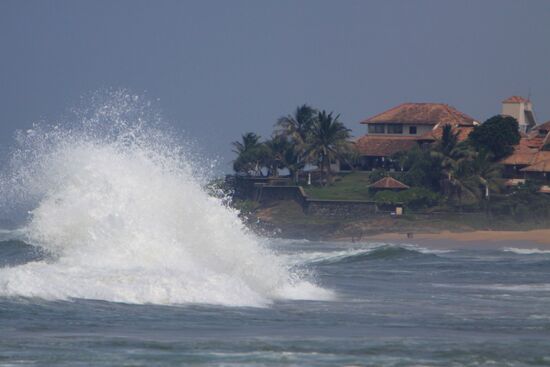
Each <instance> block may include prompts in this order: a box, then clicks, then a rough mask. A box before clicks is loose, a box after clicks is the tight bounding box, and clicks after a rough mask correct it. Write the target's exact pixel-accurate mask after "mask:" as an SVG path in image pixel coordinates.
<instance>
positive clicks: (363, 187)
mask: <svg viewBox="0 0 550 367" xmlns="http://www.w3.org/2000/svg"><path fill="white" fill-rule="evenodd" d="M369 184H370V182H369V174H368V173H367V172H353V173H348V174H343V175H339V176H337V177H336V180H335V182H334V183H333V184H331V185H328V186H325V187H319V186H307V185H305V186H304V190H306V193H307V195H308V196H309V197H310V198H312V199H325V200H371V199H372V197H371V196H369V188H368V185H369Z"/></svg>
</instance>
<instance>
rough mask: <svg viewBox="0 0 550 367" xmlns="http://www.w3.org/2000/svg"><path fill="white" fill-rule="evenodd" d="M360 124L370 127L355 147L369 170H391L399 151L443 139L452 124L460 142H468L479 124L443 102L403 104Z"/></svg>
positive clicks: (364, 165)
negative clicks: (446, 129) (446, 127)
mask: <svg viewBox="0 0 550 367" xmlns="http://www.w3.org/2000/svg"><path fill="white" fill-rule="evenodd" d="M361 124H363V125H367V134H366V135H364V136H361V137H360V138H358V139H357V140H355V144H356V146H357V150H358V151H359V154H360V155H361V168H363V169H367V170H370V169H372V168H377V167H388V165H389V164H388V162H390V159H391V157H392V156H393V155H394V154H395V153H397V152H401V151H406V150H409V149H412V148H413V147H415V146H418V145H422V144H429V143H432V142H434V141H436V140H438V139H440V138H441V134H442V132H443V127H444V126H445V125H451V126H452V128H453V130H454V131H455V132H457V133H458V137H459V140H465V139H466V138H467V137H468V134H469V133H470V132H471V131H472V130H473V128H474V126H475V125H477V124H478V122H477V121H476V120H475V119H473V118H472V117H470V116H468V115H467V114H465V113H463V112H460V111H458V110H457V109H455V108H454V107H452V106H449V105H447V104H444V103H402V104H400V105H398V106H396V107H393V108H391V109H389V110H387V111H384V112H382V113H379V114H377V115H374V116H372V117H369V118H367V119H365V120H363V121H361ZM390 165H391V164H390Z"/></svg>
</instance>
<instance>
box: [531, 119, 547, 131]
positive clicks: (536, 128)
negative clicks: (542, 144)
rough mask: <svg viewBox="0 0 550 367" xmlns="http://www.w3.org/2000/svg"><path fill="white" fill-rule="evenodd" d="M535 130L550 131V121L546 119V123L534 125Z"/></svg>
mask: <svg viewBox="0 0 550 367" xmlns="http://www.w3.org/2000/svg"><path fill="white" fill-rule="evenodd" d="M533 130H545V131H550V121H546V122H545V123H544V124H539V125H537V126H535V127H533Z"/></svg>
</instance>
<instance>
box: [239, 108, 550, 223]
mask: <svg viewBox="0 0 550 367" xmlns="http://www.w3.org/2000/svg"><path fill="white" fill-rule="evenodd" d="M520 137H521V135H520V133H519V127H518V122H517V121H516V120H515V119H514V118H513V117H509V116H501V115H497V116H494V117H491V118H489V119H488V120H487V121H485V122H484V123H482V124H480V125H478V126H475V127H474V128H473V130H472V132H471V133H470V134H469V136H468V137H467V138H466V139H464V140H462V141H461V140H460V139H459V133H458V132H456V131H454V130H453V128H452V127H451V125H446V126H444V127H443V129H442V135H441V137H440V138H439V139H438V140H436V141H435V142H434V143H432V144H427V145H419V146H416V147H414V148H412V149H410V150H407V151H402V152H398V153H396V154H395V155H393V156H392V157H391V162H390V163H391V166H389V167H385V168H380V169H374V170H371V171H361V170H359V169H358V168H357V162H358V161H359V159H360V155H359V153H358V151H357V150H356V148H355V145H354V143H353V141H352V140H350V130H349V129H348V128H346V127H345V126H344V124H343V123H342V122H341V121H340V119H339V115H335V114H334V113H332V112H330V113H327V112H326V111H324V110H321V111H319V110H316V109H314V108H312V107H310V106H308V105H302V106H299V107H297V108H296V110H295V111H294V113H293V114H291V115H287V116H283V117H281V118H280V119H279V120H278V121H277V122H276V123H275V127H274V131H273V134H272V136H271V137H270V138H269V139H266V140H262V138H261V137H260V136H259V135H257V134H255V133H252V132H248V133H245V134H243V135H242V137H241V140H240V141H235V142H233V143H232V144H233V147H234V152H235V154H236V155H237V157H236V159H235V161H234V164H233V168H234V171H235V173H236V174H237V175H242V176H259V177H281V176H284V177H286V178H287V179H288V182H289V184H295V185H301V186H303V188H304V190H305V191H306V193H307V195H308V197H311V198H314V199H328V200H368V201H375V202H377V203H381V204H397V203H400V204H403V205H404V206H405V208H406V209H407V210H406V212H407V214H408V216H405V217H404V219H405V220H406V219H407V218H408V219H409V220H412V219H413V218H414V217H415V216H418V215H420V216H422V215H423V214H426V215H431V214H433V213H440V214H439V217H440V218H442V217H443V214H441V213H447V214H452V213H459V214H462V215H471V216H472V215H473V216H474V217H476V218H478V217H479V216H482V217H483V218H486V220H483V221H479V219H476V220H477V222H478V223H479V224H480V225H481V226H482V227H484V226H485V227H487V226H489V225H490V222H491V221H493V220H494V219H495V218H499V221H500V222H501V223H504V222H507V219H510V220H513V221H515V222H516V223H518V224H521V223H525V222H527V221H528V220H529V221H530V222H532V223H533V222H536V223H542V222H546V221H547V219H548V218H549V217H550V209H549V208H550V197H548V196H547V195H546V194H542V193H539V191H538V188H539V187H540V183H538V182H535V181H533V180H530V181H527V182H526V183H525V184H520V185H518V186H516V187H512V188H510V187H506V186H505V181H506V179H505V178H504V177H503V167H502V165H501V164H499V161H500V160H502V159H503V158H504V157H506V156H508V155H509V154H511V153H512V152H513V149H514V145H517V144H518V143H519V140H520ZM337 161H338V162H339V163H340V164H341V165H342V166H345V167H347V169H346V171H345V172H335V170H334V169H333V168H332V164H334V163H336V162H337ZM386 176H391V177H393V178H395V179H397V180H399V181H401V182H403V183H404V184H406V185H408V186H409V187H410V188H409V189H407V190H403V191H390V190H382V191H373V190H371V189H370V188H369V185H371V184H372V183H374V182H376V181H377V180H379V179H381V178H383V177H386ZM235 205H237V206H240V207H242V208H243V209H245V211H247V212H254V211H257V210H259V209H260V208H259V205H258V204H251V203H243V202H241V203H239V202H236V203H235ZM277 210H278V212H280V213H279V214H281V213H284V212H285V210H284V209H283V208H281V206H280V205H279V207H278V209H277ZM282 215H284V216H285V218H287V219H290V218H292V220H293V221H294V222H296V223H302V224H306V223H310V222H311V221H315V220H313V219H312V220H310V219H307V220H306V219H304V218H302V217H301V216H299V215H298V216H297V215H290V214H289V213H286V214H282ZM433 220H434V219H433V218H431V219H430V221H432V222H433ZM455 220H456V218H455ZM284 222H288V221H287V220H285V221H284ZM310 224H311V223H310ZM324 224H325V225H326V224H327V223H324Z"/></svg>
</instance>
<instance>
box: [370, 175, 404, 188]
mask: <svg viewBox="0 0 550 367" xmlns="http://www.w3.org/2000/svg"><path fill="white" fill-rule="evenodd" d="M369 189H371V190H377V191H379V190H392V191H401V190H407V189H409V186H407V185H405V184H404V183H403V182H401V181H398V180H396V179H395V178H393V177H390V176H386V177H384V178H382V179H381V180H378V181H376V182H375V183H373V184H371V185H369Z"/></svg>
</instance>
